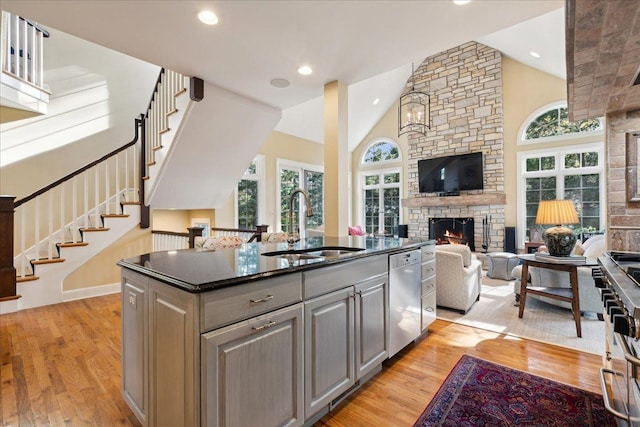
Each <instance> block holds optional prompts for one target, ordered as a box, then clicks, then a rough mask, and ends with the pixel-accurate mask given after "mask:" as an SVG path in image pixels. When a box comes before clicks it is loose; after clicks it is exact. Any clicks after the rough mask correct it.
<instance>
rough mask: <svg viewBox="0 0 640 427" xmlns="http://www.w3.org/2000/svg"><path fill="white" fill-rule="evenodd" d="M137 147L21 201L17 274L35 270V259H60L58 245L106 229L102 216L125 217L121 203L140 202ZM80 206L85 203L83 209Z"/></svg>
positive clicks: (16, 225)
mask: <svg viewBox="0 0 640 427" xmlns="http://www.w3.org/2000/svg"><path fill="white" fill-rule="evenodd" d="M136 139H137V137H136ZM138 151H139V145H137V144H135V142H131V143H129V144H127V145H126V146H125V147H123V148H121V149H120V150H116V152H114V153H111V154H110V155H109V157H106V158H102V159H101V160H100V161H97V162H94V163H92V164H90V165H88V166H86V167H85V168H83V169H81V170H79V171H77V172H76V173H74V174H71V176H68V177H65V178H63V179H61V180H59V181H57V182H55V183H53V184H52V185H50V186H48V187H46V188H45V189H43V190H40V191H38V192H36V193H34V194H32V195H31V196H28V197H26V198H24V199H22V200H19V201H16V204H15V206H16V208H15V210H16V215H15V219H16V221H15V223H14V230H15V231H14V236H16V237H18V239H17V242H16V244H15V245H14V246H15V247H14V250H15V251H14V253H15V254H17V255H16V256H15V257H14V266H15V268H16V274H17V277H18V278H24V277H26V276H28V275H32V274H33V271H32V268H31V261H32V260H39V262H55V260H56V259H58V258H59V255H58V248H57V247H56V245H57V244H59V243H62V244H77V243H79V242H82V233H83V232H86V231H87V230H88V231H91V230H92V229H98V228H101V227H102V226H103V224H102V215H122V214H123V210H122V203H124V202H135V203H137V202H139V198H138V195H139V194H140V191H139V182H140V178H139V176H137V175H136V174H137V171H138V170H139V167H138V166H137V165H136V163H137V162H138V161H139V160H138V159H139V153H138ZM45 206H46V208H44V209H43V207H45ZM79 206H83V209H81V211H80V212H78V207H79ZM54 224H59V228H57V227H54Z"/></svg>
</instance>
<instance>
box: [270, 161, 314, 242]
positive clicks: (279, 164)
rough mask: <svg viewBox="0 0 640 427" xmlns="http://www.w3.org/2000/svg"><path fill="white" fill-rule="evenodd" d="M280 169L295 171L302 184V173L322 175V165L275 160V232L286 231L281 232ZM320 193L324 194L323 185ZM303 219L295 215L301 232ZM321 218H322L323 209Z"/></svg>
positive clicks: (301, 216)
mask: <svg viewBox="0 0 640 427" xmlns="http://www.w3.org/2000/svg"><path fill="white" fill-rule="evenodd" d="M282 169H287V170H294V171H297V172H298V177H299V182H300V183H302V182H304V175H303V172H304V171H310V172H320V173H322V174H324V165H314V164H311V163H304V162H298V161H295V160H288V159H283V158H276V188H275V191H276V218H275V220H276V224H275V226H274V227H275V229H276V230H280V231H287V230H282V194H281V187H282V180H281V175H282ZM323 183H324V181H323ZM322 191H323V193H324V184H323V189H322ZM323 197H324V194H323ZM305 209H306V208H305ZM303 217H304V216H303V215H297V220H298V227H300V229H301V230H302V229H303V228H301V224H302V220H303ZM322 217H323V218H324V207H323V212H322Z"/></svg>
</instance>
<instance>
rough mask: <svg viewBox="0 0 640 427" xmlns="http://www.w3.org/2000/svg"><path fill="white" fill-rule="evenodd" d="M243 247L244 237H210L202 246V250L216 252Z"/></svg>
mask: <svg viewBox="0 0 640 427" xmlns="http://www.w3.org/2000/svg"><path fill="white" fill-rule="evenodd" d="M240 245H242V237H240V236H220V237H210V238H208V239H207V240H206V241H205V242H204V244H203V245H202V249H206V250H212V249H213V250H215V249H225V248H237V247H238V246H240Z"/></svg>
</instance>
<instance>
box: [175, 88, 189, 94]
mask: <svg viewBox="0 0 640 427" xmlns="http://www.w3.org/2000/svg"><path fill="white" fill-rule="evenodd" d="M186 91H187V88H186V87H183V88H182V89H180V90H179V91H177V92H176V93H175V94H174V95H173V96H178V95H182V94H183V93H185V92H186Z"/></svg>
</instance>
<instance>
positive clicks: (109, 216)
mask: <svg viewBox="0 0 640 427" xmlns="http://www.w3.org/2000/svg"><path fill="white" fill-rule="evenodd" d="M100 216H101V217H102V218H129V214H102V215H100Z"/></svg>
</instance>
